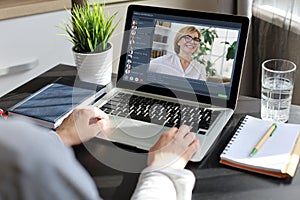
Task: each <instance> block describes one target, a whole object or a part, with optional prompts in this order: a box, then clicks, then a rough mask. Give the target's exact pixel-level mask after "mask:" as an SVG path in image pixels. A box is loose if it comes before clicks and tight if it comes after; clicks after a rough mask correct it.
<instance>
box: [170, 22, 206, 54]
mask: <svg viewBox="0 0 300 200" xmlns="http://www.w3.org/2000/svg"><path fill="white" fill-rule="evenodd" d="M194 32H196V33H197V34H198V37H199V38H200V37H201V32H200V31H199V29H197V28H196V27H194V26H185V27H183V28H181V29H180V30H179V31H178V32H177V34H176V36H175V38H174V51H175V52H176V53H177V54H178V53H179V52H180V47H179V45H178V42H179V40H180V39H181V38H182V36H184V35H187V34H189V33H194Z"/></svg>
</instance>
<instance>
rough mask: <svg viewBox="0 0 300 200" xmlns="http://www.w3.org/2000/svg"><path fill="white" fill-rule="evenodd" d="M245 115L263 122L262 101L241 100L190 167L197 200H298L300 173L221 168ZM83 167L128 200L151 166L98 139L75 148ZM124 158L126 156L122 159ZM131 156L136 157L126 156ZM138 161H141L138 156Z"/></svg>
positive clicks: (11, 97)
mask: <svg viewBox="0 0 300 200" xmlns="http://www.w3.org/2000/svg"><path fill="white" fill-rule="evenodd" d="M74 69H75V68H73V67H68V66H64V65H60V66H59V67H55V68H54V69H52V70H50V71H48V72H46V73H44V74H42V75H41V76H39V77H38V78H35V79H33V81H30V82H29V83H27V84H25V85H23V86H21V87H19V88H17V89H16V90H14V91H12V92H10V93H9V94H7V95H4V96H3V97H2V98H1V99H0V108H8V107H10V106H11V105H13V104H14V103H15V102H17V101H19V100H21V99H23V98H25V97H26V96H28V95H30V94H31V93H33V92H34V91H36V90H38V89H39V88H41V87H42V86H44V85H46V84H48V83H50V82H53V81H54V80H56V79H57V77H59V76H61V74H64V77H67V78H74V76H75V75H76V70H74ZM246 114H250V115H252V116H256V117H259V116H260V100H259V99H256V98H251V97H245V96H240V97H239V101H238V105H237V109H236V112H235V114H234V115H233V117H232V118H231V119H230V121H229V122H228V124H227V126H226V127H225V128H224V130H223V131H222V134H221V136H220V137H219V138H218V140H217V141H216V143H215V145H214V146H213V148H212V149H211V151H210V152H209V153H208V155H207V156H206V157H205V158H204V160H203V161H201V162H200V163H189V164H188V166H187V168H189V169H190V170H192V171H193V172H194V174H195V176H196V179H197V181H196V184H195V188H194V192H193V199H214V200H215V199H226V200H227V199H231V200H232V199H239V200H240V199H243V200H246V199H251V200H252V199H299V197H300V173H299V171H298V172H297V173H296V176H295V177H294V178H293V179H291V180H280V179H277V178H273V177H268V176H265V175H259V174H255V173H251V172H247V171H243V170H238V169H233V168H230V167H226V166H224V165H220V164H219V155H220V153H221V152H222V151H223V149H224V147H225V146H226V144H227V143H228V141H229V140H230V138H231V136H232V134H233V132H232V131H233V129H234V127H235V126H236V124H237V123H238V121H239V120H240V118H241V117H243V116H244V115H246ZM289 122H290V123H300V106H294V105H293V106H292V108H291V114H290V120H289ZM74 152H75V155H76V157H77V158H78V160H79V162H80V163H81V164H82V165H83V166H84V167H85V168H86V169H87V171H88V172H89V173H90V174H91V176H92V177H93V178H94V180H95V182H96V185H97V187H98V189H99V192H100V194H101V196H102V197H104V198H105V199H129V198H130V195H131V194H132V192H133V190H134V188H135V185H136V182H137V179H138V176H139V174H138V172H139V171H141V170H142V169H143V168H144V167H145V166H146V152H144V151H139V150H137V149H133V148H129V147H124V146H120V145H115V144H112V143H109V142H106V141H102V140H99V139H93V140H90V141H89V142H87V143H85V144H82V145H78V146H75V147H74ZM120 152H121V153H120ZM123 152H127V153H128V152H129V153H130V152H132V153H133V154H134V155H135V156H133V157H127V156H124V154H123ZM136 155H138V156H136Z"/></svg>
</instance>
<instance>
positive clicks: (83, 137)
mask: <svg viewBox="0 0 300 200" xmlns="http://www.w3.org/2000/svg"><path fill="white" fill-rule="evenodd" d="M109 131H110V126H109V118H108V115H107V114H106V113H104V112H103V111H102V110H100V109H98V108H96V107H94V106H86V107H82V108H77V109H74V110H73V111H72V113H71V114H70V115H69V116H68V117H67V118H65V119H64V120H63V122H62V124H61V125H60V126H59V127H58V128H57V130H56V132H57V133H58V135H59V136H60V137H61V139H62V140H63V142H64V143H65V144H67V145H76V144H80V143H82V142H85V141H87V140H89V139H91V138H93V137H95V136H96V135H98V134H104V135H107V134H109Z"/></svg>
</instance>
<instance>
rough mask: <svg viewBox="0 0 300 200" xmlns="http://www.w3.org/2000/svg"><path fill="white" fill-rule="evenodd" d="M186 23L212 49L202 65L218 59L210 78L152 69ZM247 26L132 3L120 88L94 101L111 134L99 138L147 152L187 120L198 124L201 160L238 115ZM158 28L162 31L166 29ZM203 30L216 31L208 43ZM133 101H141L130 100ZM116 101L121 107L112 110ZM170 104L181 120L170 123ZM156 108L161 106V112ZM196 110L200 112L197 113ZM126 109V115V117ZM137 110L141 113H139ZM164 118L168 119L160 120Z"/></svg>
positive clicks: (239, 20) (243, 21)
mask: <svg viewBox="0 0 300 200" xmlns="http://www.w3.org/2000/svg"><path fill="white" fill-rule="evenodd" d="M185 26H193V27H196V28H198V29H199V30H201V31H202V38H201V40H203V41H204V42H202V45H207V46H208V47H209V48H211V49H212V50H211V52H209V53H210V54H209V55H208V54H207V55H200V56H202V57H201V58H200V59H199V58H198V60H197V61H198V62H202V63H201V64H202V65H205V64H207V63H208V62H207V61H208V60H209V61H210V62H213V61H214V62H215V63H214V64H215V69H216V74H215V75H212V74H211V73H210V74H209V73H208V72H207V71H208V70H209V69H208V68H207V66H206V73H207V74H206V80H199V79H195V78H190V77H183V76H177V75H174V74H172V73H170V74H168V73H165V72H160V71H155V72H152V71H151V70H149V69H150V66H151V62H152V60H154V59H156V58H158V57H160V56H163V55H170V56H171V55H173V54H175V52H174V51H173V50H172V48H170V47H167V48H166V46H174V44H173V40H174V37H175V35H176V32H177V31H178V30H179V29H181V28H183V27H185ZM248 27H249V20H248V18H246V17H241V16H231V15H224V14H216V13H203V12H196V11H186V10H176V9H169V8H154V7H149V6H140V5H131V6H129V7H128V11H127V18H126V24H125V32H124V36H123V48H122V53H121V54H122V55H121V58H120V63H119V70H118V79H117V83H116V86H115V87H114V88H113V89H111V90H110V91H109V92H108V93H107V94H106V95H105V96H104V97H102V98H101V99H100V100H99V101H97V102H96V103H95V106H97V107H99V108H100V109H102V110H104V111H105V112H107V113H108V114H109V116H110V121H111V125H112V133H111V134H110V135H109V137H102V136H99V137H100V138H102V139H105V140H109V141H112V142H116V143H121V144H126V145H130V146H134V147H137V148H140V149H144V150H149V149H150V147H151V146H153V144H154V143H155V142H156V141H157V140H158V138H159V137H160V135H161V134H162V133H163V132H164V131H165V130H167V129H169V128H170V127H172V126H176V127H178V126H179V125H181V124H187V125H189V126H190V127H191V128H192V126H193V127H194V128H193V129H192V130H194V132H196V133H197V137H198V139H199V140H200V148H199V150H198V151H197V153H196V154H195V155H194V157H193V158H192V161H201V160H202V159H203V158H204V156H205V155H206V154H207V152H208V151H209V150H210V149H211V147H212V146H213V144H215V141H216V139H217V137H218V136H219V135H220V134H221V132H222V129H223V128H224V126H225V125H226V123H227V122H228V120H229V119H230V117H231V116H232V115H233V113H234V109H235V107H236V103H237V97H238V91H239V84H240V78H241V73H242V66H243V60H244V52H245V48H246V41H247V34H248ZM158 29H163V32H162V31H160V30H158ZM205 30H206V31H210V34H211V33H214V31H215V33H216V34H215V39H214V41H213V43H212V45H210V46H209V42H208V41H205V40H207V38H205V37H207V35H205V33H207V32H205ZM212 30H214V31H212ZM158 41H159V42H158ZM205 42H206V43H205ZM159 43H163V44H162V45H165V47H163V46H158V45H160V44H159ZM200 43H201V42H200ZM234 43H235V44H234ZM200 47H201V46H200ZM230 47H232V48H231V50H230ZM164 48H165V49H164ZM220 49H221V50H220ZM229 51H231V54H230V55H231V59H230V55H229V56H228V54H229V53H228V52H229ZM227 57H229V59H228V58H227ZM203 60H204V61H203ZM220 60H222V62H221V61H220ZM205 62H206V63H205ZM162 71H166V70H162ZM136 99H137V100H136ZM140 99H142V100H140ZM153 99H154V100H153ZM133 100H134V101H137V102H135V103H132V101H133ZM148 100H151V102H152V103H151V104H150V105H146V106H144V105H143V106H144V107H143V106H140V105H142V102H143V101H148ZM139 101H140V102H141V103H139ZM117 103H119V105H118V106H119V107H118V109H117V110H116V111H114V109H115V107H116V105H115V104H117ZM120 104H121V106H120ZM170 104H171V105H173V104H175V105H176V108H175V110H178V112H177V111H176V112H177V113H179V115H180V117H179V121H178V120H177V121H176V123H173V124H172V123H171V124H170V123H169V122H170V121H168V120H169V119H170V118H168V117H165V116H169V115H170V113H169V110H167V109H168V108H169V107H168V106H169V105H170ZM198 108H199V109H198ZM155 109H156V110H155ZM157 109H158V110H160V111H159V112H158V113H157ZM203 109H204V110H205V112H202V111H201V112H202V114H201V112H200V111H199V110H203ZM145 110H147V113H146V112H144V111H145ZM153 110H155V112H154V111H153ZM187 110H188V112H187ZM195 110H196V111H197V112H198V114H197V112H195V113H196V114H194V111H195ZM123 111H124V112H125V113H127V114H126V116H125V114H124V112H123ZM206 111H207V112H208V113H210V114H211V113H212V117H210V116H208V117H207V116H206V115H208V114H206ZM122 112H123V113H122ZM143 112H144V113H143ZM133 113H134V115H135V116H134V117H133ZM141 113H142V115H141ZM181 113H188V114H189V118H184V117H183V116H182V115H181ZM199 113H200V114H199ZM203 113H204V114H203ZM137 114H139V115H141V117H136V115H137ZM158 114H159V115H158ZM203 115H205V116H204V117H206V118H207V119H209V127H208V128H201V127H200V122H199V123H198V121H197V120H198V118H199V117H203ZM143 116H147V117H148V118H147V119H148V120H146V121H145V120H142V121H141V120H140V118H141V119H143ZM152 116H155V117H152ZM193 116H196V117H193ZM154 118H155V120H154ZM160 118H164V119H165V120H166V119H167V120H166V121H164V122H160V121H159V122H158V123H157V122H156V121H157V120H160ZM197 123H198V124H197ZM191 124H192V125H191ZM195 127H196V128H195Z"/></svg>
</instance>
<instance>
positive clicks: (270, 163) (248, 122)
mask: <svg viewBox="0 0 300 200" xmlns="http://www.w3.org/2000/svg"><path fill="white" fill-rule="evenodd" d="M272 124H273V122H271V121H264V120H261V119H258V118H255V117H251V116H246V118H245V119H244V121H243V123H242V124H241V125H240V128H239V129H238V130H237V131H236V133H235V135H234V136H233V138H232V140H231V141H230V142H229V144H228V145H227V147H226V148H225V150H224V151H223V153H222V154H221V158H222V159H225V160H229V161H231V162H235V163H241V164H244V165H248V166H253V167H255V168H259V169H268V170H271V171H279V172H280V171H282V170H285V167H286V165H287V163H288V161H289V156H290V153H291V151H292V149H293V147H294V144H295V142H296V140H297V137H298V133H299V131H300V125H299V124H284V123H277V129H276V130H275V131H274V133H273V135H272V136H271V137H269V138H268V139H267V141H266V142H265V143H264V145H263V146H262V147H261V149H260V150H259V151H258V152H257V153H256V154H255V155H254V156H252V157H250V156H249V154H250V152H251V151H252V149H253V147H254V146H255V145H256V144H257V143H258V141H259V140H260V139H261V137H262V136H263V135H264V134H265V133H266V131H267V130H268V129H269V127H270V126H271V125H272Z"/></svg>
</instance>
